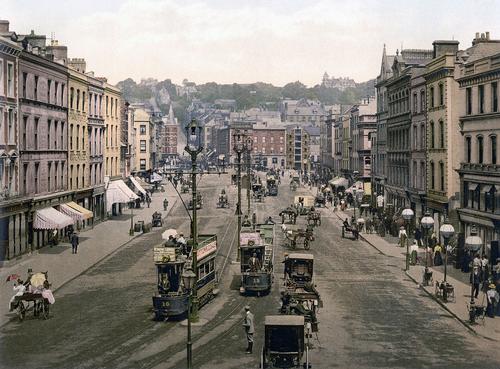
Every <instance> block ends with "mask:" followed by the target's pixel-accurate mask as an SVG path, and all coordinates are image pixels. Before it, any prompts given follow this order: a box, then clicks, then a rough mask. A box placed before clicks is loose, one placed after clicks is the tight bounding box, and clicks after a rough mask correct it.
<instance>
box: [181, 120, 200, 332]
mask: <svg viewBox="0 0 500 369" xmlns="http://www.w3.org/2000/svg"><path fill="white" fill-rule="evenodd" d="M186 140H187V144H186V147H185V148H184V150H185V151H186V152H187V153H188V154H189V155H191V183H192V196H193V198H192V203H193V216H192V227H191V228H192V229H191V237H192V255H193V264H192V268H193V271H194V273H195V274H196V277H198V226H197V218H196V215H197V214H196V213H197V211H196V207H197V203H198V194H197V191H196V174H197V167H196V158H197V156H198V154H199V153H201V151H202V150H203V147H202V146H201V143H200V141H201V126H199V125H198V123H197V122H196V120H195V119H193V120H192V121H191V123H189V124H188V125H187V126H186ZM192 297H193V299H192V311H191V319H192V320H193V321H195V322H196V321H198V292H197V289H196V288H193V291H192Z"/></svg>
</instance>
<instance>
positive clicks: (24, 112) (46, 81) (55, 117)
mask: <svg viewBox="0 0 500 369" xmlns="http://www.w3.org/2000/svg"><path fill="white" fill-rule="evenodd" d="M32 37H33V38H34V39H35V40H36V41H37V42H38V41H39V40H40V39H44V36H43V37H40V36H37V35H34V34H33V33H32V34H31V35H28V36H23V37H22V40H23V43H24V45H25V46H26V47H25V50H23V52H22V53H21V54H20V56H19V78H18V80H19V89H20V95H19V124H20V127H19V138H20V142H19V146H20V150H21V151H20V176H19V183H20V192H21V194H22V195H23V196H25V197H26V198H30V200H31V201H29V202H28V201H27V203H26V204H25V208H24V212H23V213H24V216H21V219H20V222H19V224H20V225H21V227H24V229H26V230H27V232H26V235H27V242H26V243H24V245H22V246H23V247H21V248H20V249H14V250H12V253H11V254H10V257H12V256H14V255H15V254H19V253H22V252H23V251H24V246H27V245H31V246H32V247H33V248H39V247H42V246H44V245H45V244H46V243H47V241H48V236H49V231H48V230H47V229H37V227H38V226H37V224H40V222H38V220H39V219H38V216H39V214H42V213H43V212H40V213H39V212H38V210H42V209H45V208H52V206H54V205H59V204H62V203H65V202H68V201H71V200H72V196H71V192H69V191H68V178H67V171H68V122H67V117H68V110H67V106H68V105H67V94H68V92H67V88H68V70H67V67H66V66H65V65H64V64H60V63H56V62H53V61H51V60H49V59H48V58H44V57H42V56H40V55H35V54H34V53H32V52H29V51H27V50H30V49H31V50H37V49H36V48H28V45H30V38H32ZM55 46H56V45H55ZM38 47H39V48H43V47H44V43H40V44H38ZM45 50H46V49H45ZM46 53H47V54H49V50H46ZM49 55H50V54H49ZM41 223H43V222H41ZM16 224H17V223H16ZM44 228H45V227H44ZM21 232H22V231H21Z"/></svg>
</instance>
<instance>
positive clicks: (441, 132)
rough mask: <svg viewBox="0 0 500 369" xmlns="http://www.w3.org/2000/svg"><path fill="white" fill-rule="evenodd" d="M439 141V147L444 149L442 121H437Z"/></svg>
mask: <svg viewBox="0 0 500 369" xmlns="http://www.w3.org/2000/svg"><path fill="white" fill-rule="evenodd" d="M439 143H440V145H441V148H442V149H444V123H443V121H442V120H441V121H439Z"/></svg>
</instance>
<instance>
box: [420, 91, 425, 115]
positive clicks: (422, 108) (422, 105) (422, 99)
mask: <svg viewBox="0 0 500 369" xmlns="http://www.w3.org/2000/svg"><path fill="white" fill-rule="evenodd" d="M424 111H425V91H424V90H422V91H420V112H421V113H423V112H424Z"/></svg>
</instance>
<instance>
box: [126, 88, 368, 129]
mask: <svg viewBox="0 0 500 369" xmlns="http://www.w3.org/2000/svg"><path fill="white" fill-rule="evenodd" d="M117 86H118V87H119V88H120V89H121V91H122V93H123V96H124V98H125V99H126V100H127V101H129V102H131V103H145V104H147V105H149V106H151V107H152V108H153V109H155V110H160V111H162V112H163V113H167V112H168V109H169V106H170V104H173V108H174V113H175V115H176V116H177V117H178V118H180V120H181V121H183V120H184V119H183V118H184V117H185V115H186V114H185V111H186V108H187V107H188V106H189V104H190V102H191V101H192V100H193V99H199V100H201V101H203V102H207V103H213V102H214V101H215V100H216V99H234V100H236V104H237V108H238V109H248V108H252V107H259V106H263V105H266V106H267V107H268V108H271V109H272V108H275V107H276V105H277V103H278V102H279V101H280V100H281V99H282V98H290V99H300V98H302V97H305V98H309V99H318V100H319V101H321V102H322V103H323V104H325V105H332V104H354V103H356V102H357V101H359V100H360V98H362V97H366V96H375V80H374V79H372V80H369V81H367V82H363V83H357V84H356V87H354V88H347V89H346V90H344V91H340V90H338V89H336V88H326V87H324V86H322V85H316V86H314V87H307V86H305V85H304V84H302V83H301V82H299V81H296V82H291V83H288V84H286V85H285V86H283V87H277V86H273V85H272V84H270V83H264V82H256V83H251V84H238V83H233V84H218V83H216V82H209V83H205V84H202V85H195V84H194V83H192V82H187V81H186V80H185V81H184V82H183V85H182V86H178V85H177V86H176V85H175V84H173V83H172V81H171V80H170V79H166V80H164V81H157V80H155V79H144V80H142V81H141V82H140V83H136V82H135V81H134V80H133V79H131V78H128V79H126V80H124V81H121V82H119V83H118V84H117Z"/></svg>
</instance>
